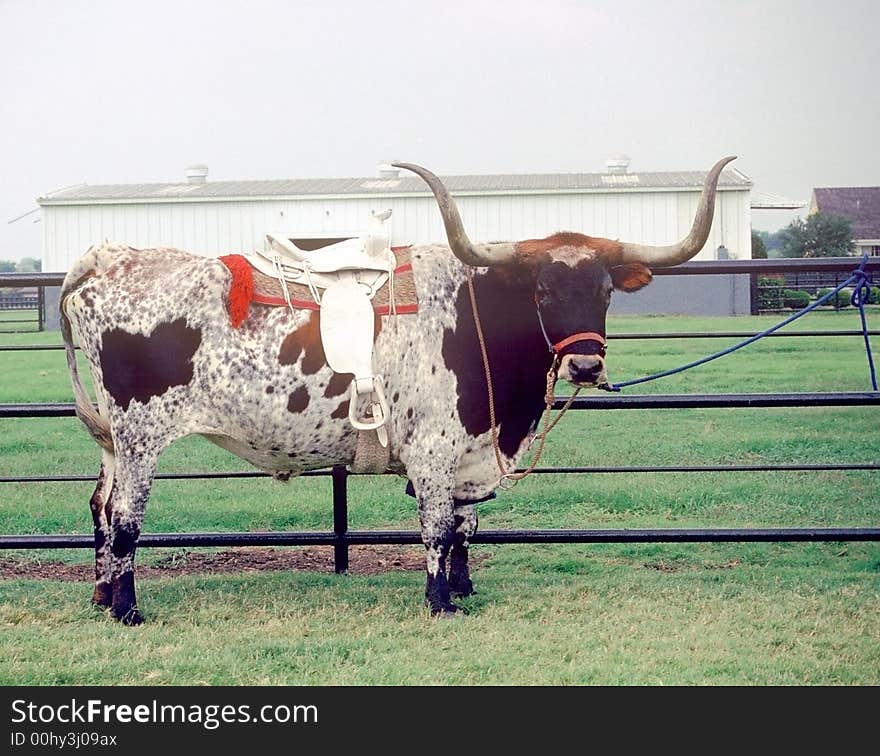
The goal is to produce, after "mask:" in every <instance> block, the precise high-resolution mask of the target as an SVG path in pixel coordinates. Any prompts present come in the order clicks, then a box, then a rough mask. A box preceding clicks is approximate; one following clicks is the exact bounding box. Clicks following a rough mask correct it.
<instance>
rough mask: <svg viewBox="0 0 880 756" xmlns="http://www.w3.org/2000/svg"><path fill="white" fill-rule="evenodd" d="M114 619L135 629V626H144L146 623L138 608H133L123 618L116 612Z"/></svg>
mask: <svg viewBox="0 0 880 756" xmlns="http://www.w3.org/2000/svg"><path fill="white" fill-rule="evenodd" d="M113 617H114V619H117V620H118V621H119V622H121V623H122V624H123V625H127V626H128V627H134V626H135V625H142V624H143V623H144V615H143V614H141V613H140V610H139V609H138V608H137V607H136V606H133V607H132V608H131V609H129V610H128V611H127V612H126V613H125V614H123V615H122V616H119V615H118V614H116V613H115V612H114V613H113Z"/></svg>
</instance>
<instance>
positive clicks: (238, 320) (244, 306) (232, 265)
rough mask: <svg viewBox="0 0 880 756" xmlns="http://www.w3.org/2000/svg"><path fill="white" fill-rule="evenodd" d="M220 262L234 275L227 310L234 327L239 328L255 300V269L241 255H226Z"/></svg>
mask: <svg viewBox="0 0 880 756" xmlns="http://www.w3.org/2000/svg"><path fill="white" fill-rule="evenodd" d="M219 260H220V262H222V263H223V264H224V265H225V266H226V267H227V268H229V272H230V273H232V283H231V284H230V285H229V303H228V305H227V310H228V311H229V319H230V320H231V321H232V327H233V328H238V327H239V326H240V325H241V324H242V323H244V321H245V319H246V318H247V316H248V310H249V309H250V306H251V302H252V301H253V300H254V273H253V269H252V268H251V265H250V263H249V262H248V261H247V260H246V259H245V258H244V257H242V256H241V255H224V256H223V257H221V258H219Z"/></svg>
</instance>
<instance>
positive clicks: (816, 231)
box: [752, 213, 856, 260]
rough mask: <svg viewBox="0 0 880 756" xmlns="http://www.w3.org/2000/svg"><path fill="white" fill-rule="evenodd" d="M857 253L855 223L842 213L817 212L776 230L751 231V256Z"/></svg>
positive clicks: (806, 255)
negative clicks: (853, 230) (853, 225)
mask: <svg viewBox="0 0 880 756" xmlns="http://www.w3.org/2000/svg"><path fill="white" fill-rule="evenodd" d="M855 253H856V245H855V242H854V241H853V238H852V224H851V223H850V221H849V218H845V217H843V216H842V215H831V214H825V213H814V214H812V215H810V216H809V217H808V218H807V219H806V220H802V219H801V218H795V219H794V220H793V221H792V222H791V223H789V224H788V225H787V226H786V227H785V228H781V229H779V231H775V232H773V233H768V232H767V231H754V230H753V231H752V259H755V260H758V259H765V258H767V257H848V256H849V255H854V254H855Z"/></svg>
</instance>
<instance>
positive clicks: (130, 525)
mask: <svg viewBox="0 0 880 756" xmlns="http://www.w3.org/2000/svg"><path fill="white" fill-rule="evenodd" d="M144 446H145V444H144V443H143V442H142V441H141V442H140V443H138V444H131V445H128V446H125V447H123V448H121V449H120V448H119V447H118V446H117V450H116V475H115V479H114V482H113V492H112V495H111V497H110V502H111V517H110V572H111V575H112V583H113V603H112V607H111V614H112V615H113V616H114V617H115V618H116V619H118V620H120V621H121V622H122V623H123V624H125V625H139V624H141V622H143V621H144V618H143V616H142V615H141V613H140V611H139V610H138V607H137V598H136V596H135V587H134V558H135V552H136V550H137V542H138V537H139V536H140V533H141V526H142V525H143V521H144V512H145V511H146V506H147V499H148V498H149V496H150V488H151V486H152V483H153V475H154V473H155V471H156V461H157V459H158V455H159V451H160V450H161V449H158V448H154V449H151V451H150V452H145V451H143V448H144ZM135 449H138V450H137V451H135Z"/></svg>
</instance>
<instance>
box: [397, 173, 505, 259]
mask: <svg viewBox="0 0 880 756" xmlns="http://www.w3.org/2000/svg"><path fill="white" fill-rule="evenodd" d="M391 165H393V166H394V167H395V168H405V169H406V170H408V171H412V172H413V173H415V174H417V175H418V176H421V177H422V179H424V181H425V183H426V184H427V185H428V186H429V187H430V189H431V191H432V192H433V193H434V197H435V198H436V199H437V205H438V206H439V207H440V214H441V215H442V216H443V225H445V226H446V238H447V239H448V240H449V246H450V248H451V249H452V251H453V253H454V254H455V256H456V257H457V258H458V259H459V260H461V261H462V262H463V263H465V264H466V265H476V266H480V267H483V266H491V265H499V264H501V263H505V262H510V261H511V260H512V259H514V258H515V257H516V245H515V244H513V243H510V242H495V243H492V244H473V243H472V242H471V240H470V239H468V235H467V234H466V233H465V231H464V226H463V225H462V222H461V215H459V213H458V207H456V204H455V200H453V199H452V197H451V196H450V194H449V192H448V191H447V190H446V187H445V186H443V182H442V181H441V180H440V179H439V178H437V176H435V175H434V174H433V173H431V171H429V170H428V169H427V168H422V166H420V165H415V164H414V163H392V164H391Z"/></svg>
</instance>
